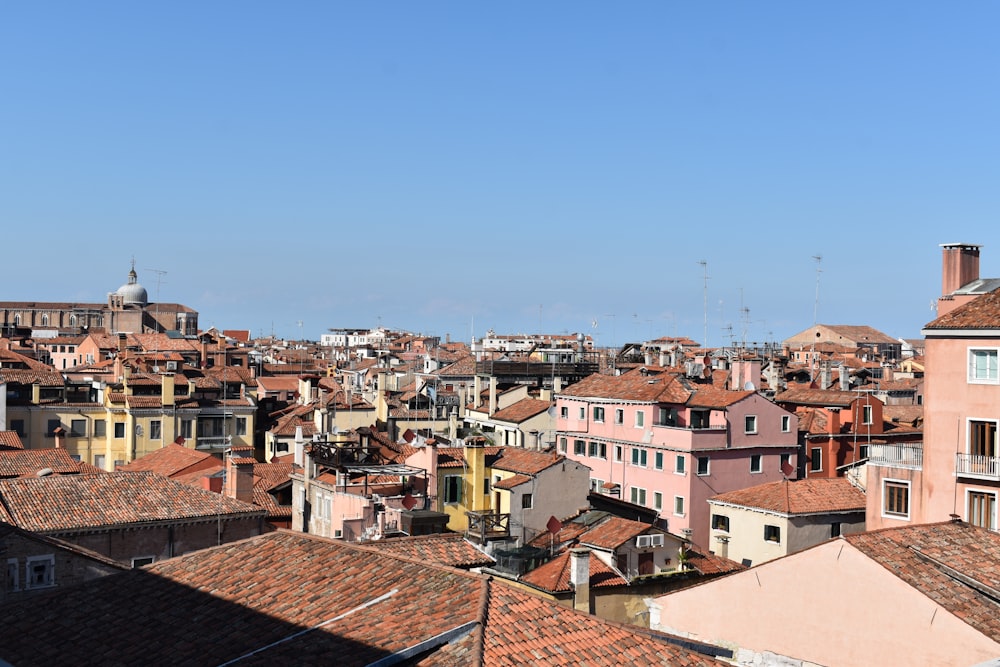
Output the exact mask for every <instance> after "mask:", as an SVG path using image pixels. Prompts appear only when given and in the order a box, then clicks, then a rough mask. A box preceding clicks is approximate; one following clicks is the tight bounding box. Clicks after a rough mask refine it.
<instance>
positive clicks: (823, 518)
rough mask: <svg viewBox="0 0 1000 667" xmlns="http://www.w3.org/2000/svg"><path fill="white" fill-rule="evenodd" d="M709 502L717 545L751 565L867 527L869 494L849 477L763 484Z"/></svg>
mask: <svg viewBox="0 0 1000 667" xmlns="http://www.w3.org/2000/svg"><path fill="white" fill-rule="evenodd" d="M708 504H709V506H710V507H711V547H712V549H713V550H714V551H715V553H716V554H718V555H720V556H723V557H726V558H730V559H732V560H735V561H738V562H741V563H743V565H746V566H747V567H750V566H752V565H759V564H761V563H765V562H767V561H769V560H774V559H775V558H780V557H782V556H787V555H788V554H793V553H796V552H798V551H802V550H803V549H807V548H809V547H811V546H814V545H816V544H819V543H821V542H825V541H826V540H829V539H830V538H832V537H839V536H840V535H846V534H848V533H859V532H862V531H864V529H865V494H864V493H863V492H862V491H861V490H860V489H858V488H857V487H855V486H854V485H853V484H852V483H851V482H850V481H849V480H847V479H846V478H844V477H836V478H832V479H822V478H817V479H800V480H798V481H789V480H787V479H786V480H783V481H780V482H771V483H769V484H760V485H758V486H752V487H749V488H746V489H740V490H738V491H731V492H729V493H723V494H719V495H717V496H715V497H713V498H710V499H709V501H708Z"/></svg>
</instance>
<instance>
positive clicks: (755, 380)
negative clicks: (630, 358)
mask: <svg viewBox="0 0 1000 667" xmlns="http://www.w3.org/2000/svg"><path fill="white" fill-rule="evenodd" d="M759 382H760V363H759V362H738V363H736V364H734V365H733V368H732V369H731V370H729V371H714V372H713V371H712V370H711V369H706V368H705V367H704V366H701V365H698V366H695V365H690V366H689V367H687V368H686V370H685V369H678V368H662V367H655V366H650V367H643V368H639V369H636V370H633V371H630V372H627V373H624V374H622V375H619V376H608V375H592V376H590V377H588V378H585V379H584V380H582V381H580V382H578V383H576V384H574V385H571V386H569V387H567V388H566V389H565V390H563V391H562V392H561V393H560V394H559V395H558V396H557V399H556V410H557V417H556V419H557V422H556V429H557V431H556V437H557V442H558V447H559V451H560V452H561V453H563V454H565V455H566V456H567V457H568V458H570V459H573V460H576V461H579V462H581V463H583V464H584V465H586V466H588V467H589V468H590V469H591V475H590V476H591V488H592V489H593V490H594V491H597V492H600V493H609V494H613V495H617V496H618V497H620V498H621V499H622V500H626V501H629V502H632V503H635V504H638V505H643V506H645V507H649V508H652V509H655V510H656V511H657V512H659V517H660V519H661V527H664V528H666V529H667V530H669V531H670V532H672V533H674V534H675V535H685V536H689V537H690V539H691V540H692V541H693V542H694V543H695V544H698V545H701V546H702V547H705V548H709V547H710V545H709V507H708V502H707V501H708V499H709V498H710V497H712V496H714V495H716V494H718V493H725V492H727V491H733V490H736V489H741V488H745V487H748V486H754V485H756V484H762V483H765V482H774V481H778V480H780V479H782V478H783V475H782V472H781V469H782V464H787V465H790V466H792V468H793V469H794V467H795V466H796V452H797V443H796V441H797V419H796V417H795V414H794V413H792V412H789V411H787V410H784V409H782V408H780V407H779V406H777V405H775V404H774V403H772V402H771V401H769V400H767V399H766V398H764V397H763V396H761V395H760V394H758V393H757V392H756V391H754V390H753V389H745V388H744V387H749V386H756V385H757V384H759Z"/></svg>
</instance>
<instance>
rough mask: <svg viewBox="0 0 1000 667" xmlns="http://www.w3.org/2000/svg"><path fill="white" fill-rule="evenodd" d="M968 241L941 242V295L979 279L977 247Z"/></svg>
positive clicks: (946, 294) (950, 292)
mask: <svg viewBox="0 0 1000 667" xmlns="http://www.w3.org/2000/svg"><path fill="white" fill-rule="evenodd" d="M981 247H982V246H978V245H972V244H970V243H942V244H941V248H942V268H941V295H942V296H948V295H949V294H953V293H954V292H955V291H956V290H958V289H959V288H961V287H963V286H964V285H968V284H969V283H971V282H972V281H973V280H978V279H979V249H980V248H981Z"/></svg>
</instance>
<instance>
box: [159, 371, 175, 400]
mask: <svg viewBox="0 0 1000 667" xmlns="http://www.w3.org/2000/svg"><path fill="white" fill-rule="evenodd" d="M160 402H161V403H163V405H164V406H168V407H169V406H172V405H173V404H174V374H173V373H164V374H163V375H161V376H160Z"/></svg>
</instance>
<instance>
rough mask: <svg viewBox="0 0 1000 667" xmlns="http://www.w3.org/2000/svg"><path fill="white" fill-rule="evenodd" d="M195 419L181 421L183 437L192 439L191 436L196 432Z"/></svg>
mask: <svg viewBox="0 0 1000 667" xmlns="http://www.w3.org/2000/svg"><path fill="white" fill-rule="evenodd" d="M193 422H194V420H193V419H182V420H181V437H182V438H186V439H188V440H190V439H191V434H192V433H193V432H194V428H193Z"/></svg>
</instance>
